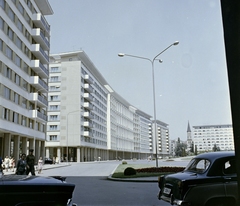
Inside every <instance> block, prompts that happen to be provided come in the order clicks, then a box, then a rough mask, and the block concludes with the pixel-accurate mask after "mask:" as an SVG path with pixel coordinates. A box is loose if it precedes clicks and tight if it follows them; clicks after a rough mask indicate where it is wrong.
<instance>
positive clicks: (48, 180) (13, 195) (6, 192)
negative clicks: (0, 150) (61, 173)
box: [0, 175, 76, 206]
mask: <svg viewBox="0 0 240 206" xmlns="http://www.w3.org/2000/svg"><path fill="white" fill-rule="evenodd" d="M65 179H66V178H64V177H40V176H27V175H1V176H0V202H1V203H0V204H1V205H6V206H30V205H34V206H50V205H51V206H63V205H64V206H66V205H67V206H73V205H76V204H73V203H72V195H73V191H74V188H75V185H74V184H70V183H67V182H66V181H65Z"/></svg>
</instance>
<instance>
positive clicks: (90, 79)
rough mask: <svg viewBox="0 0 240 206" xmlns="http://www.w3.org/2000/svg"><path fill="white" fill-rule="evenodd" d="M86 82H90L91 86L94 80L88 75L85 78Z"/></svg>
mask: <svg viewBox="0 0 240 206" xmlns="http://www.w3.org/2000/svg"><path fill="white" fill-rule="evenodd" d="M84 80H85V81H86V82H88V83H89V84H93V78H92V77H90V76H89V75H88V74H86V75H85V76H84Z"/></svg>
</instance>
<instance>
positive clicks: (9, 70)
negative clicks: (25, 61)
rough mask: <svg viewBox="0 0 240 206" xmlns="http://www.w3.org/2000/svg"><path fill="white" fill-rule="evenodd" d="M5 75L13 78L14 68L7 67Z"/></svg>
mask: <svg viewBox="0 0 240 206" xmlns="http://www.w3.org/2000/svg"><path fill="white" fill-rule="evenodd" d="M5 77H7V78H8V79H12V70H11V69H10V68H9V67H5Z"/></svg>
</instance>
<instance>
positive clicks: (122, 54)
mask: <svg viewBox="0 0 240 206" xmlns="http://www.w3.org/2000/svg"><path fill="white" fill-rule="evenodd" d="M178 44H179V42H178V41H175V42H174V43H172V44H170V45H169V46H168V47H167V48H166V49H164V50H163V51H161V52H160V53H159V54H158V55H157V56H155V57H154V58H153V60H151V59H149V58H146V57H141V56H135V55H130V54H124V53H119V54H118V56H119V57H124V56H129V57H134V58H139V59H145V60H148V61H150V62H151V64H152V83H153V108H154V130H155V144H156V167H158V141H157V122H156V121H157V119H156V101H155V78H154V61H155V60H158V61H159V62H160V63H161V62H162V60H160V59H157V57H158V56H159V55H161V54H162V53H163V52H165V51H166V50H167V49H169V48H170V47H171V46H176V45H178Z"/></svg>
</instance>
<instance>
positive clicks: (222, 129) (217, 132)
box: [193, 124, 234, 153]
mask: <svg viewBox="0 0 240 206" xmlns="http://www.w3.org/2000/svg"><path fill="white" fill-rule="evenodd" d="M193 142H194V148H195V147H197V152H198V153H199V152H208V151H212V150H213V147H214V146H217V147H219V148H220V150H222V151H225V150H234V140H233V128H232V125H230V124H226V125H203V126H193Z"/></svg>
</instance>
